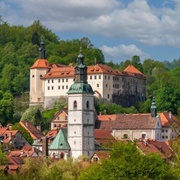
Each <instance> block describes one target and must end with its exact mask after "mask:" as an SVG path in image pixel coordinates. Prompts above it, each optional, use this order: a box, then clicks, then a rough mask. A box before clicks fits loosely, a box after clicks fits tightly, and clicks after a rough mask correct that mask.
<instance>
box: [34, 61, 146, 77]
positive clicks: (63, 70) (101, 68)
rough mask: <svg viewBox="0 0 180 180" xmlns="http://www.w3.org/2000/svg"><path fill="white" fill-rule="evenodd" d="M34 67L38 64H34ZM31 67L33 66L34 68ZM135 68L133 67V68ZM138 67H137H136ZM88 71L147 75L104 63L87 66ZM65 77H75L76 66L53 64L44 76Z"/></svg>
mask: <svg viewBox="0 0 180 180" xmlns="http://www.w3.org/2000/svg"><path fill="white" fill-rule="evenodd" d="M32 67H33V68H35V67H36V66H35V65H33V66H32ZM32 67H31V68H32ZM42 67H46V65H43V66H42ZM131 69H133V67H132V68H131ZM135 69H136V68H135ZM87 73H88V74H109V75H120V76H124V75H126V76H133V77H134V76H135V75H137V74H138V75H140V76H137V78H144V77H145V76H144V75H143V74H142V73H139V72H138V70H136V71H135V70H134V71H133V72H132V71H127V72H126V71H120V70H114V69H112V68H111V67H109V66H107V65H104V64H96V65H94V66H87ZM61 77H62V78H63V77H64V78H65V77H74V67H73V66H72V65H70V66H66V65H64V66H63V65H58V64H53V65H52V66H51V68H50V70H49V71H48V73H47V74H46V75H44V76H43V77H42V78H44V79H48V78H61Z"/></svg>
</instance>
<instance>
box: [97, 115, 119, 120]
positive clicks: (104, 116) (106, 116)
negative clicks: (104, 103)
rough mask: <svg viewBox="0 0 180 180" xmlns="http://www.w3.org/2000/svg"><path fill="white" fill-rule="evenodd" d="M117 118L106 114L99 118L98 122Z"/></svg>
mask: <svg viewBox="0 0 180 180" xmlns="http://www.w3.org/2000/svg"><path fill="white" fill-rule="evenodd" d="M116 118H117V115H116V114H110V115H107V114H104V115H99V116H98V120H100V121H108V120H116Z"/></svg>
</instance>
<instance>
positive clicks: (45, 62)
mask: <svg viewBox="0 0 180 180" xmlns="http://www.w3.org/2000/svg"><path fill="white" fill-rule="evenodd" d="M34 68H50V64H49V62H48V60H47V59H38V60H37V61H35V63H34V64H33V65H32V66H31V69H34Z"/></svg>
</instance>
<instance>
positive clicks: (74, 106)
mask: <svg viewBox="0 0 180 180" xmlns="http://www.w3.org/2000/svg"><path fill="white" fill-rule="evenodd" d="M73 109H77V101H74V102H73Z"/></svg>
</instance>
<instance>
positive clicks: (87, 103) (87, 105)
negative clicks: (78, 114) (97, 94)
mask: <svg viewBox="0 0 180 180" xmlns="http://www.w3.org/2000/svg"><path fill="white" fill-rule="evenodd" d="M86 108H87V109H89V101H87V102H86Z"/></svg>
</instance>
